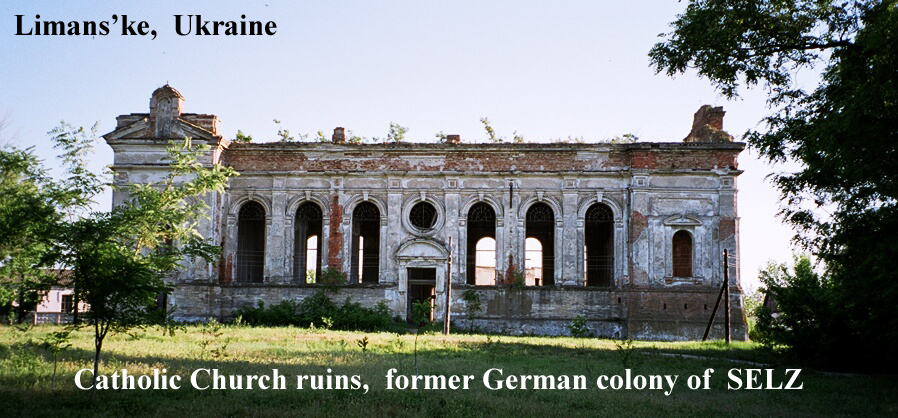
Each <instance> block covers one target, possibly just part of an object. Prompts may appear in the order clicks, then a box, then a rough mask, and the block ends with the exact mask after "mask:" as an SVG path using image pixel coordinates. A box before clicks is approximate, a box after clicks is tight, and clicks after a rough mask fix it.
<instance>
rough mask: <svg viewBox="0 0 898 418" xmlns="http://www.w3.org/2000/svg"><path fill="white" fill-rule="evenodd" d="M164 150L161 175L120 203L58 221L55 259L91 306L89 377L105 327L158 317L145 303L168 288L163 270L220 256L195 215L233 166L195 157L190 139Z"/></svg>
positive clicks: (113, 328)
mask: <svg viewBox="0 0 898 418" xmlns="http://www.w3.org/2000/svg"><path fill="white" fill-rule="evenodd" d="M167 151H168V159H169V162H170V170H169V174H168V175H167V176H166V178H165V179H164V180H163V181H161V182H159V183H154V184H132V185H129V186H128V189H127V194H128V196H130V198H129V200H127V201H126V202H125V203H123V204H121V205H119V206H116V207H114V208H113V209H112V210H111V211H110V212H94V213H90V214H89V215H87V216H83V217H81V218H79V219H77V220H75V221H73V222H71V223H70V224H68V225H66V228H65V235H64V236H63V239H62V242H61V245H62V247H63V248H64V252H63V256H62V258H61V260H62V262H63V263H64V264H65V265H66V266H68V267H69V268H71V270H72V277H73V282H74V284H75V286H76V288H77V289H78V291H79V295H80V297H81V298H82V300H84V301H85V302H86V303H88V304H89V305H90V314H89V315H88V316H87V322H88V324H89V325H91V326H92V327H93V329H94V348H95V351H94V376H95V377H96V376H98V369H99V361H100V353H101V351H102V347H103V341H104V339H105V338H106V336H107V335H108V334H109V332H118V331H124V330H127V329H128V328H131V327H134V326H139V325H143V324H147V323H150V322H152V321H153V320H154V319H158V318H157V315H156V313H155V312H153V310H152V309H151V308H150V307H151V306H152V305H153V304H154V303H155V300H156V296H157V295H158V294H159V293H160V292H165V291H167V286H166V285H165V282H164V277H165V276H166V275H168V274H170V273H171V272H173V271H175V270H176V269H178V268H179V267H180V263H181V262H182V261H183V260H185V259H188V260H193V259H196V258H197V257H200V258H203V259H205V260H207V261H212V260H213V259H215V257H217V256H218V255H219V251H220V249H219V248H218V247H216V246H214V245H212V244H211V243H209V242H208V241H207V240H206V239H205V238H204V237H203V236H201V235H200V234H199V232H198V231H197V222H198V220H199V219H200V218H202V217H204V216H207V215H206V213H207V209H208V207H207V205H206V204H205V203H204V202H203V200H202V197H203V196H204V195H206V194H207V193H210V192H216V191H217V192H223V191H224V186H225V185H226V184H227V181H228V178H229V177H231V176H233V175H235V172H234V171H233V169H231V168H229V167H227V168H226V167H222V166H221V165H218V164H215V165H213V166H212V167H205V166H204V165H203V164H202V163H200V162H199V161H198V158H199V157H200V156H201V155H202V154H203V153H205V152H208V147H207V146H193V145H192V144H191V142H190V140H189V139H187V140H185V141H184V143H183V144H182V145H180V146H175V145H174V144H172V146H170V147H169V148H168V149H167Z"/></svg>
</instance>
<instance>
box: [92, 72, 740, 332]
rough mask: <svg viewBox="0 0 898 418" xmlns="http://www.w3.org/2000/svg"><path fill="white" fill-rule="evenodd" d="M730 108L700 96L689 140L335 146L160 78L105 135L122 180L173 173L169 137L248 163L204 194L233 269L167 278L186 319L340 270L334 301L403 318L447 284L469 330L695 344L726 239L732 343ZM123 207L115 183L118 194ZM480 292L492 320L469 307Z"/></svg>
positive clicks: (210, 268) (736, 289) (224, 160)
mask: <svg viewBox="0 0 898 418" xmlns="http://www.w3.org/2000/svg"><path fill="white" fill-rule="evenodd" d="M723 115H724V112H723V110H722V108H712V107H710V106H703V107H702V108H701V109H699V111H698V112H697V113H696V115H695V120H694V121H693V128H692V131H691V132H690V134H689V135H688V136H687V137H686V138H685V139H684V140H683V141H681V142H657V143H643V142H637V143H591V144H584V143H522V144H521V143H498V144H497V143H467V142H462V141H461V139H460V138H459V137H458V136H456V135H450V136H448V137H447V140H446V141H445V142H442V143H405V142H402V143H377V144H354V143H349V142H347V138H346V134H345V131H344V129H343V128H336V129H335V130H334V134H333V137H332V140H331V141H330V142H324V143H319V142H315V143H310V142H268V143H237V142H232V141H229V140H227V139H225V138H223V137H222V136H221V135H220V133H219V120H218V118H217V117H216V116H214V115H206V114H194V113H185V112H184V97H183V96H182V95H181V94H180V93H179V92H178V91H177V90H175V89H174V88H172V87H170V86H168V85H166V86H164V87H161V88H159V89H157V90H156V91H154V92H153V94H152V97H151V98H150V110H149V113H132V114H127V115H121V116H119V117H118V119H117V126H116V129H115V130H114V131H113V132H110V133H108V134H106V135H105V136H104V138H105V139H106V142H107V143H108V144H109V146H111V147H112V149H113V151H114V155H115V161H114V165H113V170H114V171H115V182H116V183H117V184H119V185H125V184H128V183H146V182H155V181H159V180H161V179H162V178H163V177H164V176H165V175H166V172H167V165H166V163H165V161H164V160H163V157H164V156H165V151H164V148H165V147H166V145H167V144H168V142H169V141H171V140H173V139H183V138H184V137H191V138H192V140H193V141H194V142H197V141H201V142H203V143H206V144H208V145H209V146H210V147H211V150H210V152H208V153H207V154H206V155H205V157H204V161H203V162H204V163H206V164H212V163H221V164H224V165H227V166H230V167H233V168H234V169H235V170H237V171H238V172H239V173H240V176H238V177H235V178H233V179H232V180H231V182H230V185H229V187H228V189H227V191H226V192H225V193H221V194H210V195H208V196H206V197H205V202H206V203H207V204H208V205H209V207H210V213H209V215H210V216H209V219H204V220H201V221H200V225H199V228H200V230H201V233H202V234H203V235H204V236H205V237H206V238H208V239H211V240H212V241H213V242H215V243H217V244H220V245H221V247H222V256H221V259H220V261H219V262H218V263H205V262H201V261H197V262H192V263H191V262H188V261H186V260H185V262H184V266H185V267H184V269H183V271H180V272H179V273H178V274H177V275H176V277H173V278H172V285H173V287H174V291H173V293H172V294H171V295H169V297H168V303H170V304H173V305H176V306H177V309H176V310H175V312H176V315H178V316H179V317H180V318H181V319H185V320H201V319H205V318H208V317H219V318H225V317H228V316H230V315H231V313H232V312H233V311H234V310H235V309H237V308H240V307H243V306H250V305H256V304H257V302H258V301H259V300H262V301H264V302H265V303H266V304H272V303H277V302H279V301H281V300H286V299H289V300H296V301H299V300H302V299H303V298H305V297H307V296H309V295H311V294H313V293H314V292H316V291H317V290H318V289H319V287H320V284H319V283H318V282H319V281H320V279H321V278H322V277H323V275H326V274H330V275H333V274H335V272H338V273H339V274H340V275H342V276H343V277H345V280H346V283H345V284H343V285H341V286H340V293H339V295H338V296H337V298H339V300H341V301H342V300H343V299H345V298H346V297H349V298H350V299H352V300H354V301H356V302H359V303H362V304H363V305H368V306H374V305H375V304H377V303H378V302H381V301H384V302H386V304H387V306H388V307H389V308H390V309H391V310H392V311H393V312H394V313H395V314H396V315H399V316H401V317H406V316H408V314H409V312H410V309H411V306H412V304H413V303H415V302H416V301H420V300H423V299H429V298H432V299H433V300H434V301H435V306H434V312H433V316H434V317H435V318H442V317H443V314H444V312H445V301H446V297H445V292H446V286H447V277H448V278H449V279H450V280H451V286H452V292H451V296H452V298H451V310H450V312H451V318H452V321H453V322H455V323H457V324H459V325H463V326H469V325H475V326H476V327H479V328H480V329H483V330H487V331H494V332H505V333H511V334H524V333H534V334H545V335H563V334H566V333H567V332H568V330H567V325H569V324H570V323H571V321H572V319H573V318H575V317H576V316H578V315H579V316H582V317H583V318H585V319H586V320H587V325H588V327H589V328H590V329H591V330H592V331H593V333H595V334H596V335H603V336H618V337H631V338H637V339H697V338H700V337H701V335H702V333H703V332H704V329H705V326H706V324H707V322H708V318H709V317H710V315H711V310H712V309H713V307H714V304H715V301H716V300H717V297H718V294H719V290H720V288H721V286H722V284H723V269H724V264H723V260H722V253H723V250H724V249H727V250H729V254H730V255H731V262H730V263H729V267H728V268H729V277H730V290H731V291H730V295H731V298H732V299H731V303H730V307H731V312H730V315H731V317H732V318H733V324H734V327H733V332H732V334H733V336H734V338H737V339H744V338H745V319H744V314H743V309H742V305H741V285H740V281H739V266H738V260H739V257H738V254H739V229H738V222H739V218H738V216H737V210H736V209H737V208H736V194H737V188H736V178H737V177H738V176H739V174H741V173H742V172H741V171H740V170H739V169H738V164H737V156H738V155H739V153H740V152H741V151H742V150H743V149H744V147H745V146H744V144H743V143H739V142H733V139H732V137H731V136H729V135H727V134H726V133H725V132H724V131H723ZM126 198H127V196H125V195H124V194H123V193H122V192H119V191H116V192H115V194H114V197H113V200H114V204H117V203H120V202H122V201H123V199H126ZM450 260H451V266H452V267H451V270H450V268H449V265H450V264H449V262H450ZM466 293H467V294H468V295H471V294H476V295H478V296H479V299H480V300H481V301H482V308H481V309H480V310H479V311H477V312H472V311H471V310H469V309H466V307H465V300H464V295H465V294H466ZM719 323H722V321H718V324H719ZM715 335H716V336H720V335H722V329H721V327H720V326H716V327H715V328H714V330H712V337H713V336H715Z"/></svg>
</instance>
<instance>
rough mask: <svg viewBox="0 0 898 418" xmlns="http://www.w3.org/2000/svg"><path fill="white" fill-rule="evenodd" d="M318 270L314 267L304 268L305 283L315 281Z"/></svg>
mask: <svg viewBox="0 0 898 418" xmlns="http://www.w3.org/2000/svg"><path fill="white" fill-rule="evenodd" d="M317 274H318V272H317V271H316V270H315V269H308V270H306V283H315V282H316V280H317Z"/></svg>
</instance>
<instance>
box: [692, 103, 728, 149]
mask: <svg viewBox="0 0 898 418" xmlns="http://www.w3.org/2000/svg"><path fill="white" fill-rule="evenodd" d="M725 114H726V112H724V110H723V107H722V106H718V107H711V106H710V105H704V106H702V107H700V108H699V109H698V111H697V112H695V117H694V118H693V120H692V131H690V132H689V135H687V136H686V138H683V142H733V136H732V135H730V134H728V133H727V132H726V131H724V130H723V115H725Z"/></svg>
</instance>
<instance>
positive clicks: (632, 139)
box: [608, 133, 639, 144]
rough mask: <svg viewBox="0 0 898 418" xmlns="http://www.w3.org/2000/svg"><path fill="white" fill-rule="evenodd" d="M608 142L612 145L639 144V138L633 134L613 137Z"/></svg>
mask: <svg viewBox="0 0 898 418" xmlns="http://www.w3.org/2000/svg"><path fill="white" fill-rule="evenodd" d="M608 142H610V143H612V144H635V143H637V142H639V137H638V136H636V135H635V134H631V133H626V134H623V135H618V136H615V137H614V138H611V139H610V140H609V141H608Z"/></svg>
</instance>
